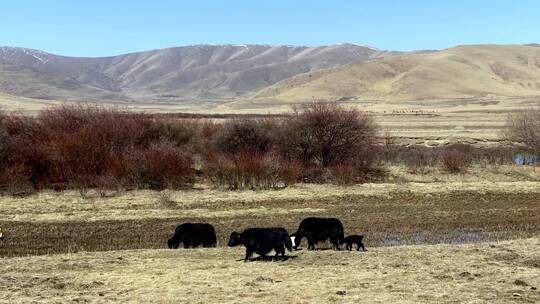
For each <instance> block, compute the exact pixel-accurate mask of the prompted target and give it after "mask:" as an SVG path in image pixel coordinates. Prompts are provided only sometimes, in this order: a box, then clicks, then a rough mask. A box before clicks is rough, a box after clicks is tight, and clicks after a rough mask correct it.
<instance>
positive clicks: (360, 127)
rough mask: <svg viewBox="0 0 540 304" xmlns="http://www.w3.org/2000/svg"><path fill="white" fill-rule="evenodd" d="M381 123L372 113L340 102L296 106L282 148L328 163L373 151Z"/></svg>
mask: <svg viewBox="0 0 540 304" xmlns="http://www.w3.org/2000/svg"><path fill="white" fill-rule="evenodd" d="M376 131H377V126H376V124H375V122H374V120H373V118H372V117H371V115H369V114H367V113H364V112H360V111H358V110H357V109H352V108H347V107H345V106H343V105H341V104H338V103H336V102H321V101H317V102H312V103H309V104H306V105H303V106H300V107H296V108H294V112H293V115H292V116H290V117H289V118H288V119H287V121H286V122H285V126H284V133H285V134H284V136H283V141H282V143H281V145H282V151H283V152H284V154H289V155H291V156H295V157H296V158H298V159H300V160H302V161H304V162H310V161H313V160H315V161H318V162H320V163H321V164H322V165H323V166H324V167H328V166H330V165H332V164H335V163H340V162H343V161H350V160H353V159H355V160H360V161H365V160H366V159H367V158H369V157H370V156H371V155H370V153H372V152H370V151H371V146H372V144H373V143H374V140H375V136H376Z"/></svg>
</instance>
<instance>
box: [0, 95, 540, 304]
mask: <svg viewBox="0 0 540 304" xmlns="http://www.w3.org/2000/svg"><path fill="white" fill-rule="evenodd" d="M516 117H518V116H516ZM516 119H518V118H515V119H513V118H509V122H508V129H511V128H512V124H511V122H514V121H519V120H516ZM390 131H391V130H390ZM381 133H383V132H381V131H380V130H379V128H378V127H377V124H376V123H375V120H374V119H373V117H371V116H370V115H367V114H366V113H363V112H360V111H357V110H351V109H349V108H343V107H341V106H338V105H336V104H322V103H320V104H312V105H308V106H306V107H304V108H298V109H297V111H293V112H291V113H289V114H288V115H283V116H272V117H249V118H247V117H246V118H235V119H229V120H226V121H225V122H216V121H214V120H210V119H195V118H185V117H183V118H178V117H172V116H169V115H163V116H160V115H146V114H134V113H130V112H124V111H120V110H117V109H111V108H101V107H86V106H85V107H81V106H73V107H72V106H63V107H59V108H51V109H48V110H45V111H42V112H41V113H40V114H39V115H37V116H35V117H27V116H20V115H13V114H10V115H0V164H1V167H0V188H1V191H2V193H3V196H2V197H0V201H1V203H0V214H1V217H0V227H2V228H3V230H4V237H5V239H4V240H3V241H0V257H2V258H1V259H0V261H1V263H0V273H2V275H1V276H0V285H1V286H2V288H1V289H0V302H1V301H4V300H5V301H7V302H10V303H26V302H31V301H38V302H46V301H51V302H65V301H72V300H73V301H79V302H80V301H82V302H111V301H113V302H114V301H121V302H157V303H172V302H174V303H177V302H186V303H187V302H189V303H199V302H200V303H208V302H220V303H226V302H235V303H242V302H245V303H253V302H254V301H263V302H276V301H287V302H292V303H312V302H336V303H343V302H346V303H351V302H361V301H365V302H381V303H387V302H389V301H395V302H410V303H419V302H437V303H455V302H475V301H480V302H489V303H507V302H510V303H512V302H525V303H536V302H538V301H540V293H539V291H538V289H537V288H538V287H540V286H539V285H540V271H539V269H540V268H539V267H540V256H539V255H538V252H537V251H538V250H537V248H538V246H539V245H540V243H539V242H540V240H539V239H538V235H539V233H540V169H538V168H536V169H535V168H534V167H533V166H516V165H514V164H512V157H513V156H514V155H515V154H516V153H535V150H534V148H532V146H531V144H529V143H527V142H526V141H524V140H517V139H516V137H512V138H511V137H510V136H509V135H507V134H505V135H507V138H508V139H509V140H516V141H520V144H519V145H516V146H514V145H505V146H482V147H480V146H474V145H467V144H463V143H455V144H450V145H446V146H439V147H426V146H420V145H411V146H407V145H401V144H400V143H399V142H396V140H395V139H394V138H392V134H391V132H390V133H389V134H381ZM508 134H510V133H508ZM527 134H530V133H527ZM501 135H502V134H501ZM337 139H339V140H337ZM232 190H234V191H232ZM307 216H322V217H337V218H340V219H341V220H342V221H343V224H344V227H345V233H346V234H364V235H365V236H366V238H365V243H366V246H367V248H368V250H369V251H368V252H365V253H357V252H337V251H332V250H324V249H325V248H324V247H325V246H324V245H323V246H322V247H323V250H316V251H307V250H301V251H295V252H292V253H291V252H290V253H288V255H289V256H290V258H289V259H288V260H287V261H285V262H264V261H259V262H253V263H247V264H245V263H243V262H241V261H240V260H241V259H242V256H243V255H242V252H241V249H229V248H224V244H226V241H227V240H226V238H227V236H228V235H229V234H230V232H231V231H233V230H236V231H241V230H243V229H245V228H248V227H254V226H258V227H275V226H282V227H285V228H286V229H287V230H289V231H290V232H291V231H294V230H295V229H296V228H297V226H298V223H299V222H300V221H301V219H303V218H305V217H307ZM182 222H208V223H211V224H213V225H214V226H215V227H216V231H217V234H218V248H216V249H195V250H183V249H179V250H169V249H164V248H166V241H167V239H168V238H169V237H170V236H171V234H172V232H173V231H174V227H175V226H176V225H178V224H179V223H182ZM326 247H328V248H329V247H330V246H329V245H327V246H326Z"/></svg>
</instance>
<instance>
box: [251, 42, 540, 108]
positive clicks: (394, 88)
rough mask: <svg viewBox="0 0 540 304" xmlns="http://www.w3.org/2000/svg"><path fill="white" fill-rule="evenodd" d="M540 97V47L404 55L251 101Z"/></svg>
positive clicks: (301, 81) (302, 78)
mask: <svg viewBox="0 0 540 304" xmlns="http://www.w3.org/2000/svg"><path fill="white" fill-rule="evenodd" d="M490 96H505V97H508V96H540V47H538V46H534V45H527V46H524V45H523V46H522V45H504V46H502V45H473V46H459V47H455V48H451V49H446V50H441V51H434V52H417V53H408V54H402V55H398V56H391V57H385V58H380V59H374V60H369V61H364V62H357V63H352V64H348V65H345V66H342V67H338V68H335V69H330V70H323V71H318V72H312V73H304V74H300V75H297V76H295V77H292V78H289V79H285V80H283V81H280V82H278V83H276V84H275V85H272V86H270V87H268V88H265V89H263V90H261V91H260V92H258V93H257V94H254V95H253V96H252V101H258V102H259V103H260V102H262V103H264V101H265V100H268V101H280V102H286V103H289V102H301V101H306V100H311V99H312V98H320V99H330V100H385V101H399V100H426V99H457V98H477V97H490Z"/></svg>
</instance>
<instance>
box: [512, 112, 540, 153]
mask: <svg viewBox="0 0 540 304" xmlns="http://www.w3.org/2000/svg"><path fill="white" fill-rule="evenodd" d="M503 136H504V137H505V138H506V139H507V140H509V141H511V142H513V143H518V144H522V145H524V146H525V147H526V148H527V149H528V150H529V152H533V153H535V154H536V155H538V156H540V105H538V106H537V107H536V108H532V109H527V110H524V111H521V112H518V113H515V114H510V115H508V117H507V119H506V128H505V130H504V132H503Z"/></svg>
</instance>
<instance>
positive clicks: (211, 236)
mask: <svg viewBox="0 0 540 304" xmlns="http://www.w3.org/2000/svg"><path fill="white" fill-rule="evenodd" d="M180 243H182V244H183V246H184V248H190V247H191V248H196V247H199V246H200V245H202V246H203V247H205V248H208V247H216V244H217V238H216V231H215V229H214V226H212V225H210V224H206V223H184V224H182V225H180V226H178V227H176V230H175V231H174V235H173V237H172V238H170V239H169V241H168V242H167V244H168V245H169V248H171V249H173V248H174V249H176V248H178V246H179V245H180Z"/></svg>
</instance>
